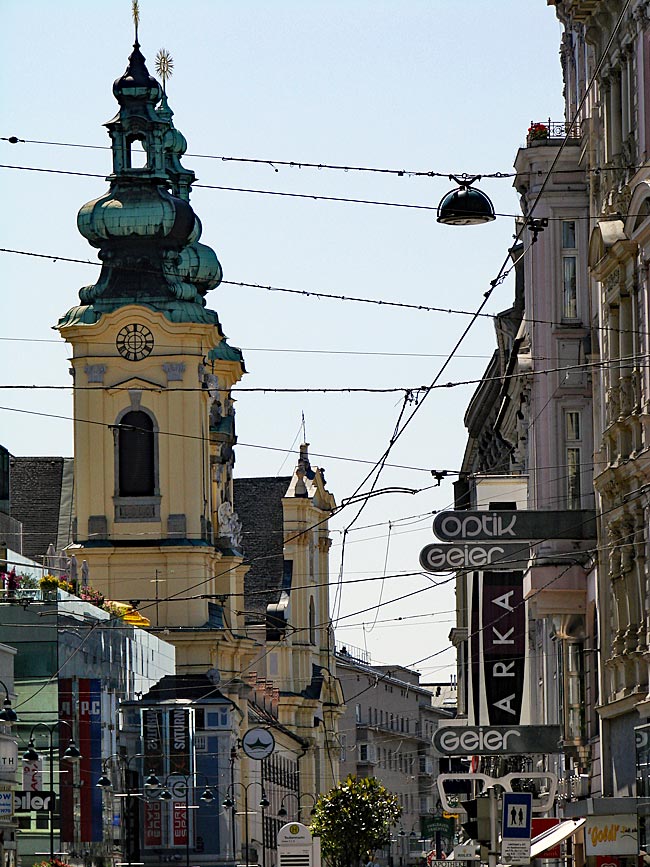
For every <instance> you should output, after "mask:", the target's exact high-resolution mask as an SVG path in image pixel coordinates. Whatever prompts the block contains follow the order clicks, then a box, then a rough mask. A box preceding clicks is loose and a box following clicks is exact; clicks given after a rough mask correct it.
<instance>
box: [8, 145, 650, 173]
mask: <svg viewBox="0 0 650 867" xmlns="http://www.w3.org/2000/svg"><path fill="white" fill-rule="evenodd" d="M0 141H6V142H8V143H9V144H12V145H15V144H36V145H47V146H49V147H64V148H82V149H86V150H104V151H107V150H110V149H111V146H110V145H92V144H81V143H78V142H61V141H45V140H42V139H24V138H19V137H18V136H15V135H12V136H0ZM184 157H185V158H186V159H199V160H215V161H216V162H222V163H243V164H248V165H258V166H268V167H269V168H272V169H273V170H274V171H275V172H276V173H277V171H278V170H277V168H276V167H277V166H282V167H283V168H289V169H317V170H318V171H322V170H328V171H340V172H345V173H346V174H349V173H350V172H352V173H354V172H360V173H372V174H381V175H393V176H395V177H398V178H447V179H448V178H449V176H450V175H464V176H468V177H472V176H474V175H480V177H481V178H489V179H490V180H506V179H508V178H514V177H516V176H517V174H522V173H517V172H513V171H510V170H509V171H507V172H500V171H497V172H475V171H472V172H458V171H440V170H438V171H435V170H432V169H389V168H382V167H378V166H352V165H341V164H333V163H323V162H320V163H315V162H310V161H308V160H276V159H268V158H264V157H240V156H226V155H224V154H194V153H186V154H184ZM621 168H624V169H627V170H629V171H636V170H637V169H640V168H643V165H627V166H622V167H621ZM588 171H590V172H592V173H594V174H598V173H600V172H608V171H620V168H619V167H613V166H612V167H610V166H603V167H602V168H601V167H598V168H594V169H589V170H588ZM523 174H529V175H531V174H534V175H542V174H543V171H542V170H541V169H540V170H538V171H537V172H530V171H529V172H524V173H523ZM555 174H575V170H574V169H556V171H555Z"/></svg>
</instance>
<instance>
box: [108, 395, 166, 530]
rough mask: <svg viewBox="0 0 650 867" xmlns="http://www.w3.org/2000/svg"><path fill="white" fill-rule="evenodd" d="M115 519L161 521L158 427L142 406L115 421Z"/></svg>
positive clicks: (121, 415)
mask: <svg viewBox="0 0 650 867" xmlns="http://www.w3.org/2000/svg"><path fill="white" fill-rule="evenodd" d="M113 433H114V437H115V497H114V501H115V520H116V521H159V520H160V482H159V478H158V438H157V433H158V426H157V424H156V420H155V418H154V416H153V415H152V414H151V413H150V412H148V411H147V410H143V409H141V408H140V407H138V408H132V409H129V410H125V411H124V412H123V413H121V414H120V415H119V416H118V417H117V419H116V422H115V427H114V428H113Z"/></svg>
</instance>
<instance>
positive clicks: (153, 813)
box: [144, 801, 162, 849]
mask: <svg viewBox="0 0 650 867" xmlns="http://www.w3.org/2000/svg"><path fill="white" fill-rule="evenodd" d="M144 845H145V848H147V849H149V848H151V847H155V846H161V845H162V804H161V803H160V801H145V804H144Z"/></svg>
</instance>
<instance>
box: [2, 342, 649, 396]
mask: <svg viewBox="0 0 650 867" xmlns="http://www.w3.org/2000/svg"><path fill="white" fill-rule="evenodd" d="M616 363H617V364H623V363H629V364H634V365H635V366H636V367H639V368H643V367H647V366H648V365H650V353H640V354H636V355H627V356H619V357H618V358H617V359H616ZM611 364H612V361H611V359H607V360H602V361H585V362H582V363H580V364H566V365H565V364H563V365H561V366H560V367H544V368H539V369H537V370H530V371H523V372H522V373H509V374H507V375H497V376H482V377H480V378H478V379H460V380H452V381H450V382H442V383H438V384H437V385H435V386H429V385H399V386H391V387H389V388H372V387H370V386H358V387H357V386H341V387H333V386H323V387H319V386H296V387H285V388H283V387H277V386H261V385H260V386H251V387H247V386H235V387H233V388H227V389H226V388H224V389H215V391H219V392H223V393H226V392H227V393H229V394H242V393H247V394H248V393H255V394H259V393H262V394H276V393H277V394H328V393H333V394H348V393H349V394H359V393H363V394H401V393H405V394H407V395H409V396H410V399H412V398H417V397H418V396H419V395H421V394H422V393H423V392H425V391H427V390H429V389H432V388H433V389H436V390H441V389H449V388H460V387H462V386H466V385H480V384H483V383H490V382H502V381H503V380H504V379H507V380H508V381H513V382H514V381H516V380H517V379H519V378H522V379H530V378H532V377H534V376H547V375H549V374H551V373H564V374H568V373H575V372H579V371H584V372H590V371H592V370H597V369H602V368H604V367H607V366H609V365H611ZM561 384H562V383H560V385H561ZM559 387H560V386H558V388H559ZM2 390H4V391H20V390H23V391H110V392H118V391H129V387H128V386H119V385H118V386H113V385H104V386H102V385H76V384H70V385H51V384H45V385H43V384H38V383H4V384H3V383H0V391H2ZM140 390H141V391H142V392H148V391H151V392H156V393H159V392H161V391H164V390H165V387H164V386H162V385H160V386H158V385H149V386H143V387H142V388H141V389H140ZM199 391H204V389H203V388H202V387H201V386H179V387H178V388H174V389H173V391H172V392H171V393H174V392H178V393H180V394H183V393H185V392H199Z"/></svg>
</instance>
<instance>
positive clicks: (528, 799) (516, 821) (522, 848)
mask: <svg viewBox="0 0 650 867" xmlns="http://www.w3.org/2000/svg"><path fill="white" fill-rule="evenodd" d="M532 814H533V796H532V795H531V793H530V792H504V793H503V822H502V825H501V859H502V861H503V863H504V864H529V863H530V829H531V822H532Z"/></svg>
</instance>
